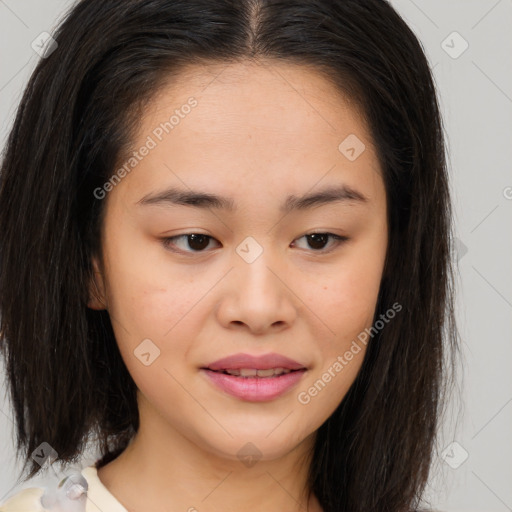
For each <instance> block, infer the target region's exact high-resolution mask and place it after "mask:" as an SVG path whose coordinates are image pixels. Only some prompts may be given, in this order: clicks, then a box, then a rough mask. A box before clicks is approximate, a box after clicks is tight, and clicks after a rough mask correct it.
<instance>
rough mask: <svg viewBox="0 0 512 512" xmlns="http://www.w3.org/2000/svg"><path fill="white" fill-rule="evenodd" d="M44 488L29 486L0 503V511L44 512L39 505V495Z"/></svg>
mask: <svg viewBox="0 0 512 512" xmlns="http://www.w3.org/2000/svg"><path fill="white" fill-rule="evenodd" d="M43 494H44V489H43V488H41V487H29V488H27V489H22V490H21V491H18V492H17V493H16V494H14V495H13V496H11V497H10V498H8V499H7V500H6V501H4V502H3V503H0V512H44V508H43V506H42V505H41V496H42V495H43Z"/></svg>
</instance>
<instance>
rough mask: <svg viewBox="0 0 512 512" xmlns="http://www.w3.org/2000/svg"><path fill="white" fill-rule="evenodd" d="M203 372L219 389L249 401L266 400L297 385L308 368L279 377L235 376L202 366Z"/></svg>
mask: <svg viewBox="0 0 512 512" xmlns="http://www.w3.org/2000/svg"><path fill="white" fill-rule="evenodd" d="M201 372H203V373H205V374H206V375H207V376H208V377H209V379H210V381H211V382H212V383H213V384H215V385H216V386H217V387H218V388H219V389H221V390H222V391H224V392H226V393H228V394H229V395H231V396H236V397H237V398H240V399H242V400H247V401H249V402H266V401H268V400H273V399H274V398H277V397H278V396H281V395H282V394H283V393H285V392H286V391H288V390H289V389H291V388H292V387H293V386H295V385H296V384H297V383H298V382H299V380H300V379H301V378H302V376H303V375H304V373H306V370H305V369H303V370H296V371H293V372H290V373H287V374H283V375H279V376H277V377H235V376H234V375H228V374H227V373H220V372H215V371H212V370H209V369H208V368H201Z"/></svg>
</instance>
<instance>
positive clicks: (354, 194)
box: [137, 185, 369, 213]
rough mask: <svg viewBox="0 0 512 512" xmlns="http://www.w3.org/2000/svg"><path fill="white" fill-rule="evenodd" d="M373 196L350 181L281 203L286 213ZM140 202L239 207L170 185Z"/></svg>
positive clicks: (215, 196) (146, 203) (287, 199)
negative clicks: (350, 183) (352, 184)
mask: <svg viewBox="0 0 512 512" xmlns="http://www.w3.org/2000/svg"><path fill="white" fill-rule="evenodd" d="M368 201H369V199H368V198H367V197H366V196H365V195H364V194H362V193H361V192H359V191H357V190H355V189H354V188H352V187H349V186H348V185H341V186H337V187H332V186H331V187H328V188H324V189H322V190H320V191H318V192H314V193H310V194H304V195H302V196H294V195H291V196H288V197H287V198H286V200H285V201H284V203H283V204H282V205H281V208H280V211H281V212H282V213H289V212H291V211H294V210H307V209H310V208H314V207H316V206H322V205H326V204H332V203H351V204H363V203H367V202H368ZM137 204H140V205H161V206H167V205H169V206H172V205H182V206H192V207H195V208H205V209H207V208H213V209H221V210H227V211H230V212H233V211H234V210H236V205H235V202H234V200H233V199H232V198H229V197H224V196H219V195H216V194H210V193H206V192H200V191H195V190H180V189H177V188H168V189H166V190H163V191H161V192H157V193H151V194H147V195H145V196H144V197H143V198H142V199H140V200H139V201H137Z"/></svg>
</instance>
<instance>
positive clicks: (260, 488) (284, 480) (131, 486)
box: [98, 408, 321, 512]
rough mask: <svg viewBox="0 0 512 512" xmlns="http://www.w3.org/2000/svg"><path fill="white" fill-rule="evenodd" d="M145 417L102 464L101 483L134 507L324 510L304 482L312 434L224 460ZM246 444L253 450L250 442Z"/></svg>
mask: <svg viewBox="0 0 512 512" xmlns="http://www.w3.org/2000/svg"><path fill="white" fill-rule="evenodd" d="M142 409H143V408H141V413H142V412H143V411H142ZM140 419H141V421H140V426H139V430H138V432H137V435H136V436H135V437H134V439H133V440H132V442H131V443H130V444H129V445H128V447H127V448H126V449H125V450H124V451H123V453H122V454H121V455H119V456H118V457H117V458H116V459H115V460H113V461H112V462H110V463H109V464H107V465H105V466H103V467H102V468H100V469H98V477H99V479H100V480H101V482H102V483H103V485H105V487H106V488H107V489H108V490H109V491H110V492H111V493H112V494H113V496H114V497H115V498H116V499H117V500H118V501H119V502H120V503H121V504H122V505H123V506H124V507H125V508H126V509H127V510H128V511H129V512H142V511H145V510H152V511H155V512H159V511H162V512H163V511H166V512H183V511H187V512H209V511H211V512H213V511H217V510H223V512H231V511H233V512H234V511H235V510H236V511H239V510H247V509H250V510H251V512H260V511H261V512H263V511H265V512H282V511H283V510H286V511H287V512H299V511H300V512H321V508H320V506H319V504H318V501H317V499H316V497H315V496H314V495H313V493H310V492H309V489H308V485H307V476H308V475H307V472H308V468H309V465H310V459H311V457H310V454H311V453H312V449H313V443H314V436H310V437H308V438H307V439H305V440H304V441H303V442H302V443H300V444H299V445H298V446H297V447H296V448H295V449H293V450H292V451H291V452H289V453H287V454H285V455H283V456H281V457H279V458H273V459H272V460H266V459H265V457H264V456H263V454H261V459H259V460H258V456H257V455H256V456H255V457H253V458H251V457H250V456H249V457H247V458H243V459H242V458H240V459H239V458H238V457H234V458H227V457H226V456H225V455H224V456H223V455H222V454H218V453H214V450H213V448H211V447H208V446H204V447H202V446H199V445H198V443H197V442H194V441H193V440H191V439H189V438H187V437H185V436H183V435H182V434H181V433H179V432H178V431H177V430H175V429H172V428H171V427H170V426H169V424H168V423H167V422H166V421H165V420H164V419H163V418H162V417H161V416H159V415H157V414H153V415H152V414H150V413H147V414H141V415H140ZM244 445H246V450H247V451H248V453H249V455H251V446H253V445H247V443H241V446H244ZM254 451H255V454H256V449H254Z"/></svg>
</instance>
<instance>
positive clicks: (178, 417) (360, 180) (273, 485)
mask: <svg viewBox="0 0 512 512" xmlns="http://www.w3.org/2000/svg"><path fill="white" fill-rule="evenodd" d="M192 96H193V97H194V98H195V99H196V100H197V102H198V104H197V106H196V107H195V108H193V109H191V111H190V113H189V114H187V115H184V116H183V118H180V121H179V124H177V125H176V126H174V128H173V129H172V131H170V133H168V134H165V133H164V135H163V137H162V140H161V141H159V140H158V139H157V138H156V137H155V136H154V134H153V132H154V130H155V128H156V127H158V126H159V125H160V123H161V122H164V121H165V120H168V119H169V117H170V115H172V113H173V112H174V110H176V109H180V107H181V106H182V105H185V104H187V101H188V99H189V98H190V97H192ZM152 134H153V135H152ZM350 134H356V135H357V137H358V138H359V139H360V140H361V141H363V143H364V144H365V146H366V149H365V150H364V151H363V152H362V154H361V155H360V156H359V157H358V158H357V159H355V160H354V161H350V159H348V158H347V157H346V156H345V155H344V154H343V153H342V152H341V151H340V150H339V149H338V146H339V145H340V143H341V142H342V141H343V140H344V139H346V137H348V136H349V135H350ZM148 136H151V137H152V138H153V139H154V140H155V141H156V142H157V145H156V147H155V148H153V149H151V150H150V151H149V153H148V155H147V156H145V157H144V158H143V159H142V160H141V161H140V162H139V163H138V165H137V166H136V167H135V168H134V169H133V170H132V171H131V172H130V173H129V174H127V175H126V176H125V177H124V178H123V179H122V180H121V182H120V183H118V184H117V185H116V186H115V187H113V189H112V190H111V191H110V192H109V193H108V194H107V196H106V198H105V199H104V200H105V201H107V204H106V216H105V222H104V225H103V232H102V248H103V261H102V262H100V261H98V260H97V259H96V260H94V263H95V265H96V269H97V272H98V273H97V274H96V277H97V280H96V281H95V282H94V283H92V285H91V299H90V303H89V307H90V308H92V309H104V308H106V309H108V311H109V313H110V315H111V318H112V323H113V328H114V332H115V335H116V339H117V342H118V345H119V348H120V351H121V354H122V357H123V359H124V361H125V364H126V366H127V368H128V370H129V372H130V374H131V375H132V377H133V379H134V381H135V382H136V384H137V387H138V390H139V391H138V404H139V411H140V429H139V432H138V434H137V436H136V437H135V439H134V440H133V441H132V443H131V444H130V445H129V446H128V448H127V449H126V450H125V451H124V452H123V453H122V454H121V455H120V456H119V457H118V458H117V459H116V460H114V461H112V462H111V463H109V464H107V465H106V466H104V467H103V468H101V469H100V470H99V471H98V475H99V478H100V480H101V481H102V482H103V483H104V485H105V486H106V487H107V488H108V489H109V490H110V492H112V494H113V495H114V496H115V497H116V498H117V499H118V500H119V501H120V502H121V503H122V504H123V505H124V506H125V507H126V508H127V509H128V510H130V511H137V512H139V511H143V510H154V511H163V510H166V511H171V512H175V511H176V512H177V511H184V510H197V511H200V512H208V511H219V510H222V511H224V512H229V511H235V510H243V509H247V508H248V507H250V509H251V510H253V511H266V512H273V511H276V512H277V511H280V512H282V511H283V510H286V511H289V512H294V511H299V510H306V509H307V510H309V511H319V510H321V508H320V507H319V505H318V502H317V500H316V498H315V497H314V496H313V495H312V496H311V498H310V500H309V501H308V499H307V494H306V491H307V489H306V476H307V468H308V464H309V460H310V459H309V457H310V452H311V449H312V447H313V443H314V437H315V432H316V430H317V429H318V428H319V427H320V426H321V425H322V424H323V423H324V422H325V420H326V419H327V418H328V417H329V416H330V415H331V414H332V413H333V411H334V410H335V409H336V407H337V406H338V405H339V404H340V402H341V400H342V399H343V397H344V396H345V394H346V392H347V391H348V389H349V387H350V385H351V384H352V382H353V381H354V379H355V377H356V375H357V373H358V371H359V369H360V366H361V364H362V361H363V356H364V353H365V350H364V346H363V350H361V351H360V352H359V353H358V354H357V355H354V357H353V359H352V360H351V361H350V362H348V364H347V365H346V366H344V368H343V370H342V371H340V372H338V373H336V376H335V377H332V378H331V379H330V382H329V383H327V384H326V387H325V389H323V390H322V391H320V392H319V393H318V394H317V395H316V396H314V397H312V398H311V400H310V401H309V403H307V404H303V403H300V402H299V400H298V394H299V393H300V392H301V391H307V390H308V388H310V387H311V386H313V384H314V383H315V382H316V381H318V379H321V378H322V374H324V373H325V372H326V371H327V370H328V368H329V367H332V365H333V363H334V362H335V361H336V360H337V358H338V356H343V355H344V354H345V352H346V351H347V350H349V348H350V346H351V344H352V342H353V341H354V340H355V339H356V338H357V336H358V334H359V333H361V332H362V331H363V330H364V329H365V328H370V327H371V325H372V319H373V315H374V312H375V307H376V302H377V296H378V291H379V286H380V281H381V277H382V272H383V268H384V262H385V256H386V249H387V242H388V226H387V219H386V211H387V210H386V208H387V205H386V193H385V188H384V183H383V181H382V177H381V170H380V167H379V163H378V160H377V155H376V152H375V149H374V146H373V144H372V142H371V140H370V135H369V132H368V130H367V127H366V126H365V123H364V121H363V118H362V117H360V116H359V114H358V111H357V109H356V108H355V107H354V106H353V105H352V104H351V103H349V102H348V101H347V99H346V98H345V97H344V96H342V95H341V94H340V93H339V92H338V91H337V90H336V89H335V88H334V87H333V86H332V85H331V84H330V83H329V82H327V81H326V80H325V79H324V78H322V77H321V76H320V75H318V74H316V73H315V72H314V71H313V70H311V69H308V68H306V67H303V66H296V65H292V64H283V63H278V64H276V63H275V62H274V63H268V62H267V63H258V64H257V63H247V62H245V63H239V64H230V65H226V64H224V65H220V64H215V65H211V66H207V67H206V66H205V67H199V66H197V67H193V68H190V69H188V70H186V71H184V72H183V73H182V74H181V75H180V78H179V80H178V81H174V82H173V83H172V84H171V85H168V86H166V87H164V89H162V90H161V92H160V93H159V94H158V95H157V96H155V97H154V98H153V100H152V102H151V103H150V104H148V105H147V106H146V108H145V115H144V116H143V117H142V118H141V124H140V127H139V131H138V134H137V137H136V140H134V141H133V147H134V149H135V148H140V147H141V146H142V145H144V144H145V143H146V141H147V137H148ZM341 184H345V185H348V186H350V187H352V188H354V189H356V190H357V191H359V192H360V193H362V194H364V195H365V196H366V197H367V198H368V201H367V202H366V203H363V202H357V201H345V202H337V203H331V204H325V205H321V206H317V207H314V208H311V209H309V210H304V211H292V212H290V213H288V214H287V215H284V214H283V213H281V212H280V210H279V207H280V205H281V203H282V202H283V201H284V200H285V199H286V198H287V197H288V196H289V195H292V194H293V195H297V196H301V195H303V194H306V193H311V192H315V191H318V190H320V189H321V188H323V187H324V186H327V185H341ZM170 186H173V187H179V188H181V189H183V190H188V189H194V190H201V191H203V192H209V193H215V194H220V195H225V196H228V197H230V198H232V199H233V201H234V202H235V204H236V206H237V209H236V210H235V211H234V212H232V213H230V212H228V211H223V210H220V209H213V208H209V209H199V208H194V207H191V206H183V205H179V206H177V205H174V206H172V205H163V204H158V205H156V204H155V205H141V204H138V201H140V200H141V198H143V197H144V196H146V195H147V194H152V193H155V192H158V191H162V190H164V189H165V188H167V187H170ZM311 232H318V233H326V232H330V233H334V234H336V235H339V236H347V237H349V240H348V241H346V242H343V243H341V244H340V245H337V242H336V240H335V239H332V238H330V239H326V241H324V243H323V245H322V244H321V243H320V242H319V243H318V245H315V244H314V243H308V239H307V238H306V237H305V236H304V235H306V234H309V233H311ZM187 233H201V234H205V235H209V236H211V237H213V239H211V240H210V242H209V243H208V244H207V243H206V242H205V243H204V245H203V246H202V247H205V249H204V250H203V252H197V251H196V252H193V251H194V248H195V247H197V245H196V246H192V247H191V246H190V245H189V244H188V243H187V237H182V238H181V239H177V240H175V241H174V246H173V247H174V248H175V249H176V250H178V251H179V249H181V250H182V251H188V253H185V254H183V253H182V254H179V253H177V252H172V251H171V250H170V248H166V247H165V246H164V245H163V243H162V239H163V238H165V237H171V236H178V235H183V234H187ZM249 236H250V237H252V238H253V239H254V240H256V241H257V243H258V244H259V246H260V247H261V248H262V249H263V252H262V253H261V254H260V255H259V257H257V258H256V259H255V260H254V261H253V262H252V263H247V262H246V261H245V260H244V259H243V258H242V257H241V256H240V255H239V254H238V253H237V252H236V249H237V247H238V246H239V245H240V244H241V243H242V242H243V241H244V240H245V239H246V237H249ZM310 242H311V241H310ZM317 247H318V248H317ZM322 247H323V248H322ZM251 250H253V249H251ZM328 251H330V252H328ZM144 339H150V340H152V342H153V343H154V345H156V346H157V347H158V348H159V350H160V355H159V356H158V357H157V358H156V359H154V361H153V362H152V363H151V364H150V365H148V366H146V365H144V364H142V362H141V360H140V359H139V358H138V357H136V355H135V354H134V351H136V349H137V347H138V346H139V345H140V343H141V342H142V340H144ZM360 345H361V344H360ZM237 352H244V353H248V354H252V355H260V354H266V353H269V352H277V353H279V354H283V355H285V356H287V357H290V358H292V359H295V360H296V361H299V362H301V363H302V364H303V365H304V366H306V367H307V368H308V370H307V372H305V374H304V375H303V376H302V379H301V381H300V382H299V383H298V385H297V386H295V387H294V388H293V389H291V390H289V391H288V392H287V393H285V394H284V395H282V396H280V397H278V398H276V399H274V400H271V401H268V402H251V401H244V400H241V399H239V398H235V397H233V396H230V395H227V394H226V393H224V392H223V391H221V390H219V389H217V388H216V387H214V386H213V385H212V384H211V383H210V382H209V380H208V379H207V378H206V377H205V375H203V374H202V373H201V372H200V371H199V368H200V367H203V366H206V365H208V363H211V362H213V361H215V360H217V359H219V358H221V357H225V356H228V355H231V354H234V353H237ZM248 442H250V443H252V444H253V445H254V446H255V447H257V450H258V452H259V454H260V457H261V458H260V460H258V462H257V463H256V464H254V465H252V466H251V467H249V466H248V465H246V464H244V463H242V462H241V461H240V460H239V457H238V456H237V452H238V451H239V450H240V449H241V448H242V447H243V446H244V445H246V444H247V443H248Z"/></svg>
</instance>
